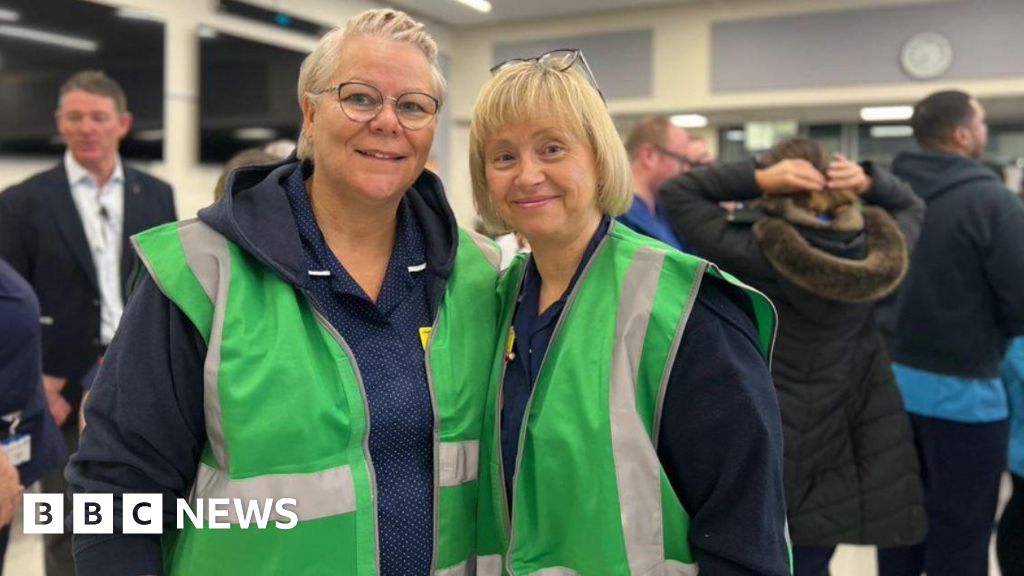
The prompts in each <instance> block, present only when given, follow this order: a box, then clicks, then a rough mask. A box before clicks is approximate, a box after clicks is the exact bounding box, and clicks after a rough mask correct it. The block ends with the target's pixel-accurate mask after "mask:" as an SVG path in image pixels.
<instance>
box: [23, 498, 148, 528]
mask: <svg viewBox="0 0 1024 576" xmlns="http://www.w3.org/2000/svg"><path fill="white" fill-rule="evenodd" d="M122 503H123V507H122V512H121V528H122V532H123V533H124V534H160V533H161V532H162V531H163V507H164V503H163V497H162V496H161V495H160V494H125V495H124V496H123V497H122ZM71 512H72V513H71V517H72V528H71V529H72V532H74V533H75V534H113V533H114V514H115V511H114V495H113V494H75V495H74V499H73V500H72V511H71ZM22 519H23V521H24V525H25V533H26V534H63V533H64V495H63V494H25V496H24V506H23V510H22Z"/></svg>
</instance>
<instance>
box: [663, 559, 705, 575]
mask: <svg viewBox="0 0 1024 576" xmlns="http://www.w3.org/2000/svg"><path fill="white" fill-rule="evenodd" d="M661 573H662V574H664V575H665V576H697V574H700V566H699V565H697V563H696V562H694V563H693V564H684V563H682V562H680V561H678V560H665V570H664V571H662V572H661Z"/></svg>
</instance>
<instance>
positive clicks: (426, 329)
mask: <svg viewBox="0 0 1024 576" xmlns="http://www.w3.org/2000/svg"><path fill="white" fill-rule="evenodd" d="M433 330H434V329H433V328H432V327H430V326H421V327H420V344H422V345H423V349H424V350H426V349H427V342H429V341H430V333H431V332H432V331H433Z"/></svg>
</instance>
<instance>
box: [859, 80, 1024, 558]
mask: <svg viewBox="0 0 1024 576" xmlns="http://www.w3.org/2000/svg"><path fill="white" fill-rule="evenodd" d="M911 123H912V125H913V128H914V137H915V138H916V140H917V142H918V145H919V146H920V148H921V150H919V151H913V152H902V153H900V154H899V155H898V156H897V157H896V160H895V161H894V163H893V173H894V174H896V176H898V177H900V178H902V179H903V180H905V181H907V182H908V183H909V184H910V185H911V186H913V188H914V191H915V192H916V193H917V194H918V195H919V196H921V197H922V198H924V200H925V202H926V203H927V205H928V211H927V214H926V216H925V220H924V225H923V226H922V229H921V237H920V240H919V241H918V243H917V249H916V250H915V251H914V254H913V256H912V258H911V262H910V271H909V273H908V275H907V278H906V280H905V282H904V284H903V286H902V288H901V292H900V294H899V296H898V297H897V299H896V301H895V303H894V304H895V307H894V308H890V309H888V310H887V311H885V312H886V314H884V315H883V316H881V317H880V319H881V320H882V328H883V329H884V330H886V331H887V332H888V336H889V344H890V351H891V357H892V360H893V372H894V374H895V376H896V380H897V383H898V384H899V387H900V390H901V392H902V394H903V400H904V404H905V405H906V409H907V411H908V412H909V413H910V417H911V422H912V424H913V428H914V434H915V437H916V444H917V448H918V457H919V459H920V463H921V476H922V478H923V481H924V488H925V508H926V513H927V517H928V524H929V526H928V536H927V539H926V540H925V542H924V543H923V544H919V545H916V546H907V547H900V548H891V549H886V550H881V551H880V552H879V575H880V576H893V575H903V574H914V575H917V574H920V573H921V572H922V571H924V572H927V573H928V575H929V576H940V575H944V574H956V575H959V576H971V575H976V574H980V575H983V574H987V573H988V545H989V539H990V537H991V535H992V523H993V520H994V518H995V513H996V502H997V499H998V494H999V480H1000V476H1001V474H1002V471H1003V470H1004V469H1005V467H1006V450H1007V436H1008V433H1007V416H1008V407H1007V400H1006V392H1005V390H1004V387H1003V383H1002V382H1001V381H1000V379H999V364H1000V361H1001V360H1002V358H1003V355H1004V354H1005V352H1006V348H1007V343H1008V341H1009V340H1010V338H1012V337H1013V336H1017V335H1021V334H1024V257H1022V256H1024V253H1022V252H1024V206H1022V205H1021V203H1020V201H1019V200H1017V199H1016V198H1015V197H1014V196H1012V195H1011V194H1010V193H1009V192H1008V191H1007V190H1006V188H1005V187H1004V186H1003V185H1002V183H1001V182H1000V180H999V179H998V178H997V177H996V176H995V174H994V173H993V172H992V171H991V170H989V169H988V168H986V167H985V166H984V165H983V164H982V163H981V162H979V158H980V157H981V154H982V152H983V151H984V150H985V145H986V141H987V136H988V128H987V126H986V124H985V109H984V108H983V107H982V106H981V104H980V103H979V102H978V101H977V99H975V98H973V97H972V96H970V95H969V94H965V93H963V92H958V91H943V92H937V93H935V94H932V95H930V96H928V97H927V98H925V99H924V100H921V101H920V102H918V103H917V105H916V106H915V107H914V116H913V119H912V120H911Z"/></svg>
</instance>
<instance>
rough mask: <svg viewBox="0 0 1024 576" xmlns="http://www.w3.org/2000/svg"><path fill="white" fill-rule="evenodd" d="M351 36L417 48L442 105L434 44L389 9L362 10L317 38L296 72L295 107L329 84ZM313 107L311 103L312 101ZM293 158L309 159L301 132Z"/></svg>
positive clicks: (442, 88)
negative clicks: (391, 41)
mask: <svg viewBox="0 0 1024 576" xmlns="http://www.w3.org/2000/svg"><path fill="white" fill-rule="evenodd" d="M352 36H373V37H377V38H384V39H386V40H393V41H395V42H406V43H408V44H412V45H413V46H415V47H416V48H419V50H420V51H421V52H423V55H424V56H426V57H427V61H428V62H430V69H431V83H432V84H433V85H434V90H435V91H436V92H437V93H436V94H434V96H435V97H437V100H438V102H439V103H443V102H444V92H445V88H446V87H447V82H445V79H444V75H443V74H442V73H441V67H440V65H438V62H437V43H436V42H434V39H433V38H432V37H431V36H430V34H428V33H427V30H426V27H425V26H424V25H423V24H422V23H421V22H417V21H416V20H413V19H412V18H411V17H410V16H409V15H408V14H406V13H405V12H402V11H399V10H391V9H390V8H381V9H376V10H366V11H364V12H360V13H359V14H356V15H355V16H353V17H352V18H350V19H349V20H348V22H346V23H345V27H344V28H335V29H334V30H331V31H330V32H328V33H327V34H324V36H323V37H322V38H320V42H318V43H317V45H316V48H314V49H313V52H311V53H310V54H309V56H306V59H305V60H303V61H302V67H301V68H300V69H299V84H298V98H299V107H300V108H301V107H302V104H303V102H305V101H306V99H308V98H310V97H311V96H312V95H314V94H317V93H319V92H321V91H323V90H324V89H325V88H327V87H328V86H329V85H330V82H331V77H332V76H333V75H334V73H335V72H336V71H337V70H338V66H339V65H340V64H341V62H340V57H341V51H342V48H344V45H345V39H346V38H349V37H352ZM312 102H314V105H315V100H313V101H312ZM296 155H297V156H298V157H299V158H300V159H302V160H311V159H312V158H313V143H312V141H310V139H309V137H308V136H307V135H306V133H305V130H303V131H302V132H301V133H300V134H299V144H298V150H297V152H296Z"/></svg>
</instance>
